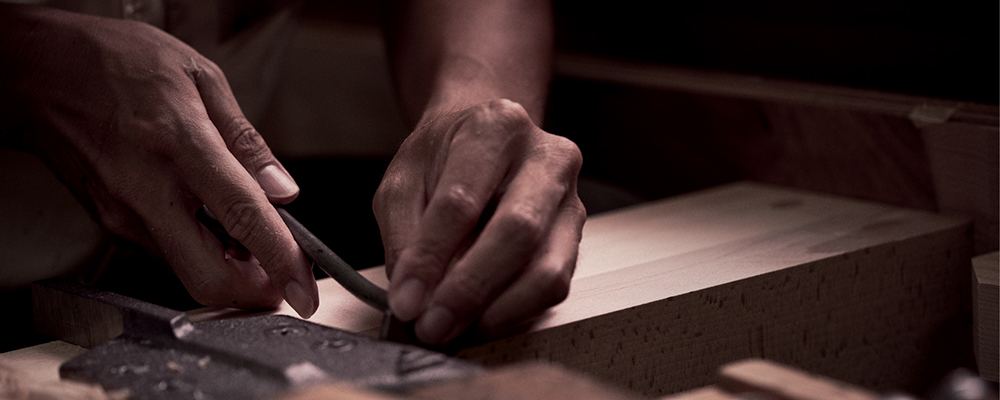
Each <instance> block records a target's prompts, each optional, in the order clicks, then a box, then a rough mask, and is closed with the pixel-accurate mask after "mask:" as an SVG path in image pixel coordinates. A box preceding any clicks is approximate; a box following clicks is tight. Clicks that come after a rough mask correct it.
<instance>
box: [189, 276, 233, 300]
mask: <svg viewBox="0 0 1000 400" xmlns="http://www.w3.org/2000/svg"><path fill="white" fill-rule="evenodd" d="M214 283H215V282H214V281H212V280H208V279H201V280H199V281H197V282H195V283H194V284H192V285H191V286H190V287H188V288H187V291H188V294H190V295H191V298H192V299H194V301H196V302H198V303H199V304H203V305H219V304H225V300H224V299H223V298H222V297H223V296H222V294H221V293H220V291H219V290H217V289H218V288H216V285H215V284H214Z"/></svg>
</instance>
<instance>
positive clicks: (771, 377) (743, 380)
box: [719, 359, 881, 400]
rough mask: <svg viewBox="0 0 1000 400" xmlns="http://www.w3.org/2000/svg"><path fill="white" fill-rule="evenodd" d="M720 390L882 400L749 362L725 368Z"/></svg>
mask: <svg viewBox="0 0 1000 400" xmlns="http://www.w3.org/2000/svg"><path fill="white" fill-rule="evenodd" d="M719 377H720V378H721V379H720V380H721V382H720V386H721V387H723V388H724V389H726V390H727V391H728V392H730V393H736V394H746V395H751V394H756V395H758V396H760V397H764V398H768V399H776V400H878V399H880V398H881V396H879V395H877V394H876V393H874V392H872V391H869V390H867V389H864V388H860V387H856V386H853V385H848V384H846V383H843V382H838V381H835V380H832V379H829V378H827V377H823V376H817V375H811V374H807V373H805V372H802V371H798V370H795V369H791V368H788V367H786V366H783V365H779V364H776V363H774V362H771V361H767V360H761V359H749V360H744V361H740V362H736V363H732V364H729V365H726V366H724V367H722V369H721V370H720V371H719Z"/></svg>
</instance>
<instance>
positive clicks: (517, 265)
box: [373, 100, 586, 344]
mask: <svg viewBox="0 0 1000 400" xmlns="http://www.w3.org/2000/svg"><path fill="white" fill-rule="evenodd" d="M581 164H582V156H581V154H580V150H579V149H578V148H577V146H576V145H575V144H573V142H571V141H570V140H568V139H566V138H563V137H560V136H556V135H552V134H549V133H546V132H544V131H543V130H541V129H540V128H539V127H537V126H536V125H535V124H534V123H533V122H532V120H531V118H530V117H529V115H528V113H527V112H526V111H525V110H524V108H523V107H521V105H520V104H518V103H515V102H512V101H509V100H492V101H488V102H485V103H481V104H478V105H475V106H472V107H469V108H467V109H465V110H456V111H453V112H450V113H445V114H438V115H436V116H433V117H430V118H425V119H424V120H423V121H422V122H421V123H420V124H419V125H418V128H417V129H416V130H415V131H414V132H413V133H412V134H411V135H410V136H409V138H407V140H406V141H405V142H404V143H403V144H402V146H401V147H400V149H399V151H398V152H397V154H396V156H395V158H394V159H393V161H392V163H391V164H390V165H389V168H388V169H387V171H386V174H385V176H384V178H383V180H382V184H381V185H380V187H379V189H378V191H377V192H376V194H375V199H374V204H373V205H374V207H373V208H374V211H375V217H376V219H377V220H378V224H379V228H380V230H381V232H382V241H383V244H384V245H385V256H386V257H385V258H386V267H387V270H388V273H389V277H390V281H391V285H390V288H389V304H390V306H391V308H392V311H393V313H394V314H395V315H396V316H397V317H398V318H399V319H401V320H403V321H412V320H416V324H415V332H416V335H417V338H418V339H420V340H421V341H422V342H425V343H428V344H441V343H445V342H448V341H450V340H452V339H454V338H455V337H457V336H458V335H459V334H461V333H462V332H463V331H465V330H466V329H467V328H469V327H470V326H471V325H473V324H476V328H477V329H478V333H479V334H480V335H483V336H494V335H497V334H501V333H504V332H505V331H507V330H509V329H511V328H513V327H515V326H516V324H517V323H518V322H521V321H523V320H525V319H527V318H529V317H532V316H535V315H538V314H540V313H541V312H543V311H544V310H545V309H547V308H548V307H551V306H553V305H555V304H558V303H559V302H561V301H562V300H563V299H565V298H566V296H567V294H568V292H569V282H570V278H571V277H572V274H573V270H574V268H575V267H576V258H577V252H578V250H579V243H580V235H581V231H582V229H583V223H584V221H585V219H586V211H585V209H584V207H583V203H581V202H580V199H579V197H578V196H577V192H576V182H577V176H578V174H579V171H580V166H581Z"/></svg>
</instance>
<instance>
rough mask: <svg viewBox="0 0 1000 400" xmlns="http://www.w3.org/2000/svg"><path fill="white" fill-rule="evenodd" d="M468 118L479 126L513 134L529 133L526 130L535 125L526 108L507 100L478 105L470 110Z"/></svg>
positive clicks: (496, 100)
mask: <svg viewBox="0 0 1000 400" xmlns="http://www.w3.org/2000/svg"><path fill="white" fill-rule="evenodd" d="M467 118H468V119H469V120H470V121H471V122H473V123H475V124H477V125H480V126H488V127H496V128H498V129H499V130H501V131H504V132H507V133H512V134H521V133H527V132H529V131H530V129H526V128H528V127H531V126H533V125H534V123H533V122H532V121H531V117H530V116H529V115H528V112H527V111H526V110H525V109H524V107H522V106H521V105H520V104H518V103H516V102H513V101H510V100H507V99H495V100H490V101H487V102H485V103H481V104H478V105H476V106H474V107H472V108H471V109H469V114H468V116H467Z"/></svg>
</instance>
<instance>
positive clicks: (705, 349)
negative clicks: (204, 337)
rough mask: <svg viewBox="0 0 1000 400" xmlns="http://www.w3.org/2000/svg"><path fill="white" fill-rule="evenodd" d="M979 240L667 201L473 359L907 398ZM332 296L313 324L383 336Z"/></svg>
mask: <svg viewBox="0 0 1000 400" xmlns="http://www.w3.org/2000/svg"><path fill="white" fill-rule="evenodd" d="M970 236H971V234H970V226H969V224H968V222H967V221H965V220H961V219H956V218H950V217H945V216H939V215H934V214H930V213H926V212H921V211H914V210H907V209H900V208H895V207H890V206H885V205H880V204H875V203H864V202H858V201H852V200H845V199H841V198H834V197H830V196H826V195H817V194H812V193H806V192H801V191H795V190H788V189H782V188H776V187H770V186H764V185H759V184H752V183H737V184H732V185H726V186H723V187H719V188H715V189H711V190H707V191H702V192H696V193H692V194H688V195H684V196H678V197H676V198H670V199H665V200H663V201H658V202H653V203H649V204H645V205H641V206H637V207H634V208H630V209H625V210H621V211H618V212H612V213H608V214H604V215H599V216H595V217H593V218H590V219H589V220H588V222H587V224H586V226H585V228H584V239H583V241H582V243H581V250H580V260H579V264H578V267H577V274H576V275H575V277H574V280H573V283H572V289H571V293H570V295H569V298H567V300H566V301H565V302H563V303H562V304H560V305H558V306H556V307H554V308H553V309H551V310H550V311H549V312H548V313H546V314H545V315H544V316H542V317H541V318H539V319H538V320H537V321H535V323H534V325H533V326H532V327H531V328H530V329H529V330H528V331H527V332H525V333H522V334H519V335H514V336H510V337H507V338H502V339H499V340H495V341H492V342H488V343H483V344H480V345H477V346H472V347H469V348H466V349H465V350H463V351H462V352H460V353H459V356H461V357H465V358H468V359H470V360H473V361H476V362H480V363H483V364H485V365H488V366H499V365H506V364H511V363H516V362H521V361H530V360H543V361H551V362H555V363H556V364H559V365H563V366H566V367H568V368H570V369H571V370H574V371H577V372H578V373H582V374H583V375H585V376H591V377H594V378H595V379H598V380H600V381H603V382H608V383H609V384H611V385H613V386H616V387H621V388H625V389H627V390H630V391H634V392H638V393H642V394H644V395H647V396H662V395H664V394H668V393H675V392H680V391H684V390H689V389H693V388H697V387H700V386H704V385H707V384H710V383H712V382H713V378H712V376H713V374H714V372H715V370H716V369H717V368H718V367H719V366H721V365H723V364H725V363H728V362H731V361H735V360H739V359H743V358H747V357H766V358H769V359H774V360H776V361H778V362H782V363H786V364H789V365H792V366H794V367H797V368H801V369H804V370H809V371H812V372H816V373H819V374H823V375H828V376H830V377H831V378H834V379H840V380H844V381H847V382H850V383H853V384H857V385H861V386H866V387H871V388H874V389H900V390H907V389H908V388H910V387H913V386H914V385H919V384H920V383H921V382H928V381H930V379H933V378H936V377H937V376H939V375H936V376H931V377H928V376H925V375H926V371H924V367H925V366H926V364H927V363H929V362H933V360H934V358H933V356H934V355H933V354H930V353H929V350H928V349H931V348H933V347H934V346H933V342H934V340H936V339H937V338H936V337H935V335H936V334H937V333H938V331H939V329H940V328H941V327H942V324H944V323H946V322H947V321H951V320H952V319H953V318H955V317H956V316H958V315H962V313H963V312H965V313H968V311H964V310H963V304H964V305H968V303H969V301H968V300H964V301H963V299H968V298H969V297H968V296H971V293H970V290H969V289H970V287H969V284H970V282H969V280H970V274H969V272H968V271H969V263H970V261H969V260H970V252H971V244H970V241H971V239H970ZM364 274H365V275H366V276H368V277H369V278H372V279H374V280H376V281H377V282H378V283H380V284H382V285H384V284H385V283H386V281H385V275H384V271H383V270H382V269H371V270H367V271H364ZM320 291H321V296H322V298H321V305H320V309H319V310H318V312H317V313H316V314H315V315H314V316H313V317H312V318H311V319H310V320H311V321H313V322H317V323H321V324H325V325H330V326H335V327H339V328H342V329H347V330H351V331H356V332H365V333H368V334H372V333H373V332H374V331H375V330H376V329H377V327H378V326H379V324H380V322H381V314H380V313H379V312H377V311H376V310H374V309H372V308H370V307H368V306H367V305H364V304H363V303H361V302H360V301H359V300H357V299H355V298H353V297H352V296H351V295H349V294H348V293H347V292H346V291H344V290H343V289H342V288H341V287H339V285H337V284H336V283H335V282H333V281H332V280H323V281H321V282H320ZM969 311H971V310H969ZM277 312H278V313H286V314H291V310H290V309H289V308H287V307H284V308H282V309H281V310H278V311H277ZM237 314H238V313H237V312H235V311H232V310H219V309H205V310H199V311H197V312H193V313H190V314H189V316H190V317H191V318H192V319H194V320H199V319H207V318H219V317H223V316H233V315H237ZM913 392H919V391H918V390H913Z"/></svg>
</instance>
